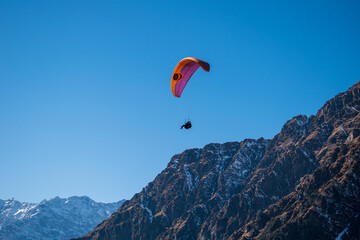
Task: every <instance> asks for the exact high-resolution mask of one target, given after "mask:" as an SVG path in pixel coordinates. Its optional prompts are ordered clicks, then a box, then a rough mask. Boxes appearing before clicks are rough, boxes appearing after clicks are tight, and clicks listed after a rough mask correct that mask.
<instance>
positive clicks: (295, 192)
mask: <svg viewBox="0 0 360 240" xmlns="http://www.w3.org/2000/svg"><path fill="white" fill-rule="evenodd" d="M359 112H360V82H358V83H357V84H355V85H354V86H353V87H351V88H350V89H349V90H348V91H346V92H344V93H341V94H338V95H337V96H335V97H334V98H333V99H331V100H329V101H327V102H326V103H325V105H324V106H323V107H322V108H321V109H320V110H319V111H318V112H317V114H316V115H315V116H310V117H307V116H304V115H298V116H295V117H294V118H292V119H291V120H289V121H287V122H286V123H285V125H284V126H283V128H282V129H281V131H280V133H279V134H277V135H276V136H275V137H274V138H273V139H271V140H266V139H263V138H260V139H257V140H254V139H245V140H244V141H242V142H229V143H224V144H209V145H206V146H205V147H204V148H201V149H189V150H186V151H184V152H183V153H181V154H177V155H175V156H173V157H172V159H171V160H170V163H169V164H168V166H167V167H166V169H165V170H163V171H162V172H161V173H160V174H159V175H158V176H157V177H156V178H155V180H154V181H153V182H151V183H149V184H148V185H147V186H146V187H145V188H144V189H143V190H142V191H141V192H140V193H138V194H135V196H134V197H133V198H132V199H131V200H129V201H127V202H125V203H124V204H123V205H122V206H121V207H120V208H119V209H118V210H117V211H116V212H115V213H113V214H112V215H111V217H110V218H108V219H107V220H106V221H104V222H102V223H101V224H99V225H98V226H97V227H96V228H95V229H94V230H93V231H91V232H89V233H88V234H87V235H85V236H83V237H81V238H79V239H83V240H85V239H104V240H106V239H109V240H110V239H178V240H179V239H186V240H189V239H204V240H205V239H343V240H345V239H360V215H359V214H360V200H359V199H360V198H359V196H360V155H359V154H360V136H359V135H360V114H359Z"/></svg>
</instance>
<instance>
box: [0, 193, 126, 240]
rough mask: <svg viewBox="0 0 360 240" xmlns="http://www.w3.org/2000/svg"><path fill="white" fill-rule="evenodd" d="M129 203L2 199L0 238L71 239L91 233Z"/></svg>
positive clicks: (69, 199)
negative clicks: (35, 201)
mask: <svg viewBox="0 0 360 240" xmlns="http://www.w3.org/2000/svg"><path fill="white" fill-rule="evenodd" d="M124 201H125V200H122V201H119V202H115V203H99V202H95V201H93V200H91V199H90V198H89V197H86V196H84V197H69V198H60V197H55V198H52V199H50V200H43V201H42V202H40V203H22V202H19V201H17V200H15V199H9V200H5V201H4V200H0V239H2V240H17V239H21V240H26V239H52V240H53V239H69V238H73V237H79V236H81V235H84V234H86V233H88V232H89V231H90V230H91V229H93V228H94V227H95V226H96V225H97V224H99V223H100V222H102V221H103V220H105V219H107V218H108V217H109V216H110V215H111V214H112V213H114V212H115V211H116V210H117V209H118V208H119V207H120V206H121V204H122V203H123V202H124Z"/></svg>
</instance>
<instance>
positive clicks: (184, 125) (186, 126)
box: [180, 121, 191, 129]
mask: <svg viewBox="0 0 360 240" xmlns="http://www.w3.org/2000/svg"><path fill="white" fill-rule="evenodd" d="M183 128H185V129H190V128H191V122H190V121H187V122H186V123H184V124H183V125H182V126H181V127H180V129H183Z"/></svg>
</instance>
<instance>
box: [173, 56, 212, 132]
mask: <svg viewBox="0 0 360 240" xmlns="http://www.w3.org/2000/svg"><path fill="white" fill-rule="evenodd" d="M199 67H201V68H202V69H203V70H204V71H206V72H209V71H210V64H209V63H207V62H204V61H202V60H200V59H197V58H193V57H187V58H184V59H182V60H181V61H180V62H179V63H178V64H177V65H176V67H175V70H174V72H173V75H172V78H171V91H172V93H173V95H174V96H175V97H178V98H179V97H180V96H181V94H182V92H183V90H184V88H185V86H186V85H187V83H188V82H189V80H190V78H191V76H192V75H193V74H194V73H195V72H196V70H197V69H198V68H199ZM191 127H192V124H191V122H190V121H187V122H186V123H185V124H183V125H182V126H181V127H180V129H183V128H185V129H187V130H188V129H190V128H191Z"/></svg>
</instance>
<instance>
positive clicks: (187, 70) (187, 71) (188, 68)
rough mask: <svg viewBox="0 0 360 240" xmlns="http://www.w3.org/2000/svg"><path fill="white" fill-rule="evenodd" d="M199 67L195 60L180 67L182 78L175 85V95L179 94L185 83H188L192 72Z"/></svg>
mask: <svg viewBox="0 0 360 240" xmlns="http://www.w3.org/2000/svg"><path fill="white" fill-rule="evenodd" d="M199 67H200V65H199V64H197V63H196V62H188V63H187V64H186V65H185V66H184V67H183V68H182V69H181V73H182V75H183V78H182V79H181V80H180V81H179V82H177V83H176V85H175V93H176V95H177V96H181V93H182V91H183V90H184V88H185V86H186V84H187V83H188V81H189V79H190V78H191V76H192V75H193V74H194V72H195V71H196V70H197V69H198V68H199Z"/></svg>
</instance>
